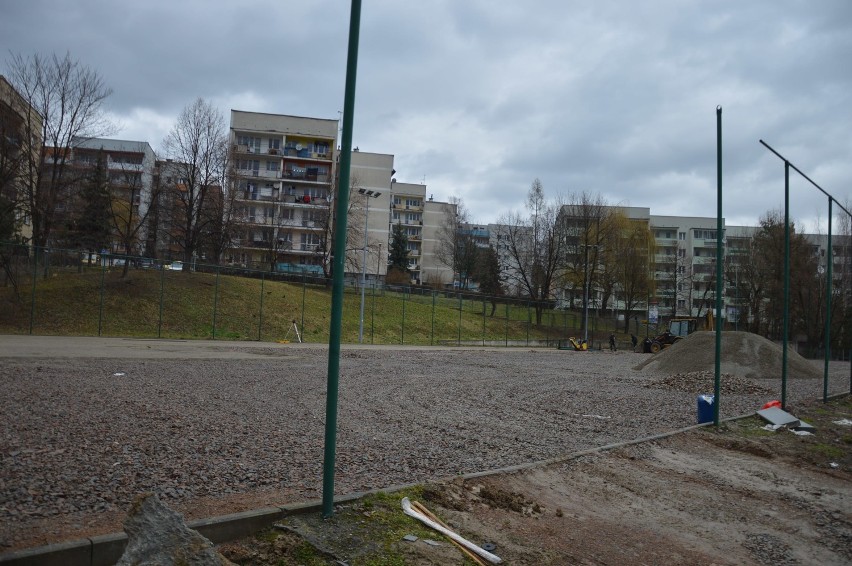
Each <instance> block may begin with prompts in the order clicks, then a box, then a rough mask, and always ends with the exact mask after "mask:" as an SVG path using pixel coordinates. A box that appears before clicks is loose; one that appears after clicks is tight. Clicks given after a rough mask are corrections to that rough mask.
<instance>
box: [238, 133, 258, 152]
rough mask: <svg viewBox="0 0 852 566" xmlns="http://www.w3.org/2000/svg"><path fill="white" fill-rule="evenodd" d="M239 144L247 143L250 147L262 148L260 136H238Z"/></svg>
mask: <svg viewBox="0 0 852 566" xmlns="http://www.w3.org/2000/svg"><path fill="white" fill-rule="evenodd" d="M237 144H238V145H247V146H248V147H250V148H252V147H254V148H257V149H258V150H259V149H260V138H254V137H251V136H237Z"/></svg>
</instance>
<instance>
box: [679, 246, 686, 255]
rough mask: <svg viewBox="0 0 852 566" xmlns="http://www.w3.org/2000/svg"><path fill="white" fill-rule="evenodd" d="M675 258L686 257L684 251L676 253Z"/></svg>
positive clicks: (680, 250)
mask: <svg viewBox="0 0 852 566" xmlns="http://www.w3.org/2000/svg"><path fill="white" fill-rule="evenodd" d="M677 257H686V250H685V249H683V248H681V249H679V250H678V251H677Z"/></svg>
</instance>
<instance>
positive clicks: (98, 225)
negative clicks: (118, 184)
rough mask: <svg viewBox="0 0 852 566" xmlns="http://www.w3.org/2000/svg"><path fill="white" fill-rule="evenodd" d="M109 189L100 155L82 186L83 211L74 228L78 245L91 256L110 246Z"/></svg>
mask: <svg viewBox="0 0 852 566" xmlns="http://www.w3.org/2000/svg"><path fill="white" fill-rule="evenodd" d="M108 185H109V180H108V178H107V170H106V164H105V163H104V156H103V154H99V155H98V162H97V164H96V165H95V168H94V169H93V170H92V171H91V173H90V174H89V176H88V178H87V179H86V180H85V181H84V182H83V187H82V190H81V192H80V197H81V199H82V201H83V207H82V209H81V211H80V215H79V217H78V218H77V221H76V226H75V228H76V229H75V232H76V238H75V240H76V244H77V245H78V246H79V247H81V248H83V249H85V250H88V251H91V252H98V251H100V250H101V249H103V248H107V247H109V244H110V240H111V236H112V206H111V202H110V194H109V186H108Z"/></svg>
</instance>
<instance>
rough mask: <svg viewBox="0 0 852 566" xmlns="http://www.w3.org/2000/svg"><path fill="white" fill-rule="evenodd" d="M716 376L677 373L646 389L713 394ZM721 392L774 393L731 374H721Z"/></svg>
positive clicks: (701, 373) (650, 383) (657, 380)
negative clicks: (655, 388)
mask: <svg viewBox="0 0 852 566" xmlns="http://www.w3.org/2000/svg"><path fill="white" fill-rule="evenodd" d="M715 382H716V374H715V372H712V371H689V372H686V373H677V374H675V375H669V376H666V377H661V378H657V379H652V380H650V381H649V382H648V384H647V385H646V387H657V388H663V389H669V390H672V391H683V392H684V393H701V392H705V393H713V390H714V386H715ZM719 391H720V393H721V394H726V395H730V394H735V393H736V394H739V393H746V394H750V395H767V394H770V393H772V390H771V389H769V388H768V387H764V386H762V385H758V384H756V383H755V382H754V381H752V380H750V379H747V378H745V377H739V376H737V375H732V374H730V373H720V374H719Z"/></svg>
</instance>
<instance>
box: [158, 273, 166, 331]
mask: <svg viewBox="0 0 852 566" xmlns="http://www.w3.org/2000/svg"><path fill="white" fill-rule="evenodd" d="M164 267H165V266H164V265H163V264H162V263H160V319H159V322H157V338H162V332H163V292H164V289H165V286H166V270H165V268H164Z"/></svg>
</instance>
